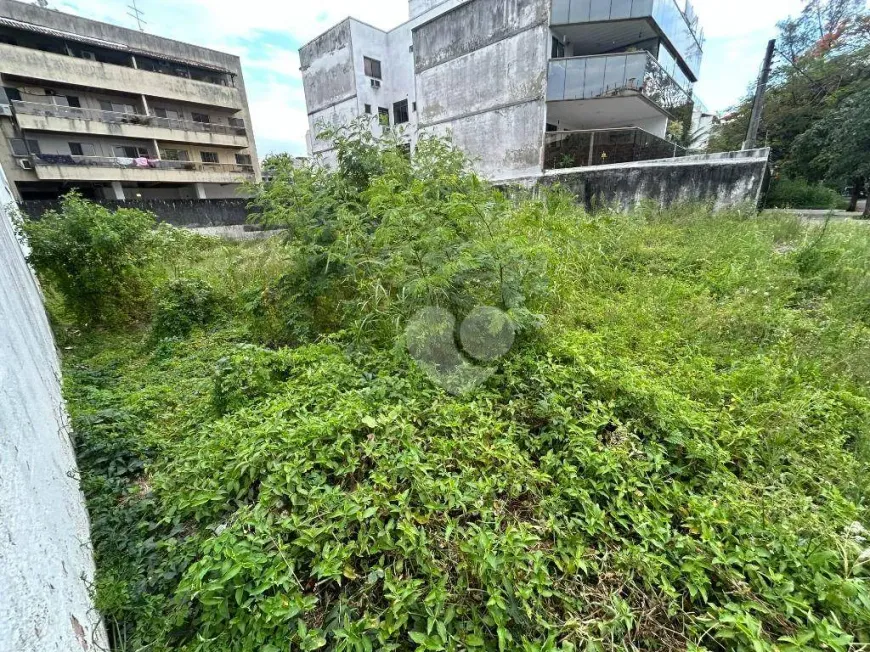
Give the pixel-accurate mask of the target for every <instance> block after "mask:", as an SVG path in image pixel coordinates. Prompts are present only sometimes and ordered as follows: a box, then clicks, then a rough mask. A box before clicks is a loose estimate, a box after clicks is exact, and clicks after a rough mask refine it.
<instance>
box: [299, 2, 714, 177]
mask: <svg viewBox="0 0 870 652" xmlns="http://www.w3.org/2000/svg"><path fill="white" fill-rule="evenodd" d="M409 9H410V16H411V18H410V20H409V21H408V22H406V23H404V24H403V25H400V26H399V27H396V28H395V29H393V30H390V31H383V30H380V29H377V28H375V27H372V26H370V25H367V24H365V23H363V22H360V21H358V20H355V19H353V18H348V19H347V20H345V21H343V22H342V23H340V24H338V25H336V26H335V27H333V28H332V29H330V30H328V31H327V32H325V33H324V34H322V35H321V36H319V37H317V38H316V39H314V40H313V41H311V42H310V43H308V44H306V45H304V46H303V47H302V48H301V49H300V60H301V63H302V74H303V82H304V87H305V96H306V102H307V107H308V117H309V126H310V132H309V154H311V155H315V156H317V155H319V156H321V157H322V158H323V159H324V160H325V161H327V162H329V161H330V160H331V156H332V145H331V143H329V142H323V141H320V140H318V139H317V138H316V134H317V133H318V132H319V130H320V129H319V127H318V125H319V124H321V123H323V122H326V123H331V124H343V123H347V122H348V121H350V120H352V119H353V118H355V117H356V116H359V115H363V114H371V115H372V116H377V117H378V120H379V121H380V123H381V125H382V127H381V128H393V127H395V126H397V125H403V126H404V128H405V129H406V130H407V133H408V137H409V140H410V141H411V142H412V144H413V141H414V139H415V137H416V134H417V132H418V131H419V130H420V129H426V130H429V131H432V132H435V133H442V134H443V133H448V132H449V133H451V134H452V137H453V139H454V141H455V142H456V143H457V144H458V145H459V146H460V147H461V148H463V149H464V150H465V151H466V152H467V153H468V154H469V155H470V156H471V157H472V158H473V159H474V160H475V161H476V165H477V167H478V169H479V171H480V172H481V173H483V174H484V175H485V176H487V177H489V178H491V179H507V178H516V177H523V176H535V175H539V174H541V173H542V172H543V171H544V170H546V169H553V168H562V167H576V166H587V165H601V164H603V163H620V162H629V161H636V160H644V159H654V158H668V157H672V156H679V155H680V154H681V153H682V148H681V147H679V146H678V145H676V144H675V143H674V139H673V135H674V134H675V133H676V132H677V131H679V129H678V127H677V125H676V123H682V122H683V121H689V120H691V115H692V86H693V84H694V83H695V82H696V81H697V80H698V75H699V71H700V64H701V58H702V52H703V35H702V33H701V30H700V28H699V25H698V19H697V17H696V16H695V14H694V11H693V9H692V7H691V5H689V4H688V3H687V2H686V0H443V1H441V2H438V0H409ZM373 120H374V118H373Z"/></svg>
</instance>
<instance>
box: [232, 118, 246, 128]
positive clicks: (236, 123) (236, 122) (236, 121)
mask: <svg viewBox="0 0 870 652" xmlns="http://www.w3.org/2000/svg"><path fill="white" fill-rule="evenodd" d="M229 122H230V127H236V128H237V129H244V128H245V121H244V120H243V119H242V118H230V119H229Z"/></svg>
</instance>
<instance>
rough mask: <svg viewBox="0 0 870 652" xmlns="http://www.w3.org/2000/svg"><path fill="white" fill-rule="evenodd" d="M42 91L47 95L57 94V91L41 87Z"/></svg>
mask: <svg viewBox="0 0 870 652" xmlns="http://www.w3.org/2000/svg"><path fill="white" fill-rule="evenodd" d="M42 93H43V95H47V96H49V97H54V96H55V95H57V91H54V90H52V89H50V88H43V89H42Z"/></svg>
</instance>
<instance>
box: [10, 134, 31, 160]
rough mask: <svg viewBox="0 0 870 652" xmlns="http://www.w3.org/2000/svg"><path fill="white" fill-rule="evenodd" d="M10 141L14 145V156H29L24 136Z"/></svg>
mask: <svg viewBox="0 0 870 652" xmlns="http://www.w3.org/2000/svg"><path fill="white" fill-rule="evenodd" d="M9 143H10V144H11V145H12V156H27V155H28V154H29V153H30V152H28V151H27V143H25V142H24V139H22V138H13V139H12V140H10V141H9Z"/></svg>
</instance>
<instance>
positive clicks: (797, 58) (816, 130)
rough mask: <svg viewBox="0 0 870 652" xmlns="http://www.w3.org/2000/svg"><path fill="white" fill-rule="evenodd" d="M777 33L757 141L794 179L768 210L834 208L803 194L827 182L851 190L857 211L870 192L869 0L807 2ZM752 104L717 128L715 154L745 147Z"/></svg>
mask: <svg viewBox="0 0 870 652" xmlns="http://www.w3.org/2000/svg"><path fill="white" fill-rule="evenodd" d="M779 28H780V33H779V38H778V41H777V50H776V54H777V56H776V61H775V64H776V65H775V69H774V74H773V77H772V79H771V84H770V87H769V89H768V92H767V94H766V96H765V109H764V117H763V121H762V127H761V132H760V142H761V143H762V144H764V145H766V146H769V147H770V148H771V160H772V161H773V163H774V164H775V166H776V176H777V177H778V178H780V179H782V180H783V181H789V180H791V181H793V182H792V183H783V184H781V185H780V187H779V189H778V191H777V192H776V193H775V195H774V196H773V197H772V199H774V200H775V201H774V203H773V204H771V205H774V206H782V205H785V204H787V205H790V206H795V207H798V208H829V207H830V206H828V205H827V201H826V197H825V196H824V195H822V194H812V193H808V192H807V190H806V189H807V187H808V186H807V183H808V184H809V188H812V187H814V186H816V185H817V184H819V183H825V184H826V185H828V186H829V187H830V188H831V189H833V190H835V191H836V192H837V193H838V194H842V192H843V191H844V189H846V188H847V187H848V188H850V189H851V199H850V201H849V202H848V208H849V210H852V211H854V210H856V206H857V202H858V199H859V196H860V194H861V192H862V191H863V192H866V191H867V190H868V189H870V162H868V161H870V159H868V156H867V153H868V151H870V108H868V107H870V67H868V65H867V61H868V59H870V10H868V7H867V4H866V2H865V0H804V8H803V11H802V12H801V13H800V15H798V16H797V17H794V18H789V19H787V20H784V21H782V22H781V23H780V24H779ZM759 55H760V53H759ZM754 91H755V89H754V86H753V88H752V92H753V93H754ZM752 103H753V98H752V96H751V95H749V96H747V97H746V98H745V99H744V100H743V102H741V103H740V105H739V106H737V107H736V108H735V109H734V111H733V112H732V113H731V114H730V115H729V116H728V119H726V120H725V121H724V122H723V124H721V125H720V126H719V127H718V128H717V129H716V131H715V134H714V137H713V139H712V141H711V149H712V151H728V150H732V149H740V146H741V143H742V142H743V141H744V139H745V138H746V132H747V127H748V125H749V117H750V115H751V113H752ZM801 182H803V183H801ZM792 192H794V194H791V193H792ZM813 198H816V199H818V200H819V201H818V202H817V203H815V204H814V205H812V206H808V205H801V203H802V202H805V201H807V200H809V199H813ZM864 217H867V218H870V202H868V203H867V209H866V211H865V214H864Z"/></svg>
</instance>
